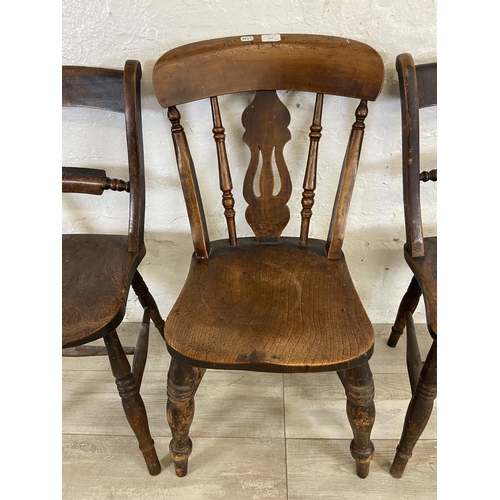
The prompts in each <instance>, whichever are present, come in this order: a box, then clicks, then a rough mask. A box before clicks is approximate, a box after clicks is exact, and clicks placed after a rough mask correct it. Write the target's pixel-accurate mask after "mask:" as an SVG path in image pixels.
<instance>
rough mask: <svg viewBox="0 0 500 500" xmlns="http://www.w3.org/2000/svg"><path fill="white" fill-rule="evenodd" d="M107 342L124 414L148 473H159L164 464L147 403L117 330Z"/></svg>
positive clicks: (106, 337) (110, 335)
mask: <svg viewBox="0 0 500 500" xmlns="http://www.w3.org/2000/svg"><path fill="white" fill-rule="evenodd" d="M104 342H105V344H106V349H107V351H108V357H109V362H110V364H111V370H112V371H113V375H114V377H115V380H116V386H117V388H118V393H119V394H120V397H121V399H122V405H123V410H124V412H125V416H126V417H127V420H128V423H129V425H130V427H131V428H132V430H133V431H134V434H135V436H136V438H137V441H138V442H139V449H140V450H141V451H142V454H143V456H144V460H145V462H146V465H147V467H148V471H149V473H150V474H151V475H152V476H156V475H158V474H159V473H160V472H161V465H160V462H159V460H158V456H157V454H156V450H155V447H154V441H153V438H152V437H151V433H150V431H149V424H148V416H147V413H146V407H145V406H144V401H143V400H142V397H141V395H140V394H139V388H138V386H137V383H136V381H135V377H134V375H133V374H132V371H131V368H130V363H129V362H128V359H127V357H126V355H125V353H124V351H123V348H122V345H121V343H120V340H119V338H118V335H117V334H116V332H115V331H113V332H111V333H109V334H108V335H106V336H105V337H104Z"/></svg>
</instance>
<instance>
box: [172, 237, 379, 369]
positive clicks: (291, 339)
mask: <svg viewBox="0 0 500 500" xmlns="http://www.w3.org/2000/svg"><path fill="white" fill-rule="evenodd" d="M332 297H334V298H335V299H334V300H332ZM165 336H166V339H167V343H168V348H169V350H170V352H171V353H172V355H174V356H175V357H176V358H178V359H183V358H185V359H189V360H191V361H193V362H196V365H197V366H202V367H205V368H229V367H231V368H233V369H259V370H262V371H278V372H294V371H302V372H304V371H311V372H313V371H326V370H345V369H346V368H352V367H354V366H357V365H360V364H362V363H364V362H366V361H367V360H368V359H369V358H370V356H371V354H372V350H373V338H374V337H373V328H372V325H371V322H370V320H369V319H368V316H367V315H366V312H365V310H364V308H363V306H362V304H361V301H360V300H359V299H358V297H357V294H356V291H355V288H354V284H353V282H352V280H351V277H350V275H349V270H348V268H347V264H346V262H345V259H344V258H343V257H342V258H340V259H335V260H329V259H326V258H325V249H324V244H322V242H321V241H319V240H316V241H313V240H312V239H310V240H309V244H308V246H307V247H301V246H299V245H298V242H297V241H296V239H293V238H282V239H281V242H280V243H279V244H265V245H259V244H256V243H255V241H254V240H253V239H240V240H239V241H238V246H233V247H232V246H229V245H228V244H227V242H225V241H218V242H214V243H213V246H212V251H211V254H210V258H209V259H206V260H199V259H196V258H193V259H192V260H191V269H190V271H189V274H188V277H187V279H186V283H185V285H184V289H183V290H182V291H181V293H180V295H179V298H178V299H177V301H176V303H175V305H174V307H173V308H172V310H171V313H170V314H169V316H168V318H167V320H166V322H165ZM304 359H307V360H308V361H307V365H304Z"/></svg>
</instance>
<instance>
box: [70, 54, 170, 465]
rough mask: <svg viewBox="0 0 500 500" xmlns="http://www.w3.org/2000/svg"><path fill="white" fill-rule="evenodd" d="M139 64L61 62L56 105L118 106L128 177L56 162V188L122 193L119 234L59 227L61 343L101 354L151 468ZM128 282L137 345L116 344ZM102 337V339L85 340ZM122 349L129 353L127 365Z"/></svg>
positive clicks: (149, 312)
mask: <svg viewBox="0 0 500 500" xmlns="http://www.w3.org/2000/svg"><path fill="white" fill-rule="evenodd" d="M140 80H141V66H140V64H139V62H138V61H127V62H126V63H125V66H124V69H123V70H115V69H108V68H91V67H83V66H63V68H62V105H63V106H64V107H84V108H93V109H97V110H105V111H107V112H109V111H111V112H113V113H121V114H122V115H123V116H124V122H123V125H124V129H125V132H126V139H127V153H128V176H129V179H128V180H127V181H125V180H122V179H112V178H109V177H108V176H107V175H106V172H105V170H102V169H97V168H81V167H63V169H62V191H63V193H80V194H88V195H102V194H103V193H104V192H109V191H116V192H121V193H123V194H121V196H123V195H124V194H125V195H127V194H128V193H129V201H130V203H129V224H128V231H127V232H126V234H95V233H94V234H63V237H62V347H63V355H64V356H95V355H106V354H107V355H108V357H109V361H110V364H111V369H112V371H113V375H114V376H115V379H116V385H117V388H118V392H119V394H120V396H121V398H122V403H123V409H124V411H125V415H126V417H127V420H128V422H129V424H130V426H131V428H132V430H133V431H134V433H135V435H136V437H137V440H138V441H139V447H140V449H141V451H142V453H143V455H144V459H145V461H146V465H147V467H148V470H149V473H150V474H151V475H156V474H159V473H160V471H161V467H160V462H159V461H158V457H157V454H156V451H155V447H154V441H153V439H152V438H151V434H150V432H149V426H148V419H147V414H146V408H145V406H144V402H143V400H142V398H141V395H140V392H139V391H140V387H141V381H142V376H143V372H144V367H145V364H146V358H147V352H148V338H149V323H150V318H151V319H152V320H153V322H154V324H155V326H156V328H157V329H158V330H159V331H160V333H161V332H163V326H164V321H163V320H162V318H161V315H160V313H159V311H158V307H157V305H156V303H155V301H154V299H153V297H152V295H151V293H150V292H149V290H148V288H147V286H146V284H145V283H144V280H143V279H142V276H141V275H140V273H139V271H138V269H137V268H138V266H139V264H140V262H141V261H142V259H143V258H144V256H145V254H146V247H145V245H144V213H145V186H144V157H143V146H142V122H141V100H140V99H141V94H140ZM130 286H132V288H133V289H134V291H135V293H136V295H137V297H138V299H139V301H140V303H141V305H142V306H143V308H144V315H143V320H142V325H141V329H140V332H139V335H138V339H137V344H136V346H135V348H134V347H132V348H123V347H122V344H121V342H120V339H119V338H118V335H117V332H116V329H117V327H118V326H119V325H120V323H121V322H122V320H123V317H124V315H125V310H126V306H127V298H128V293H129V289H130ZM97 339H104V344H105V345H104V346H99V345H86V344H88V343H89V342H92V341H95V340H97ZM126 354H134V360H133V366H132V368H131V367H130V363H129V361H128V359H127V356H126Z"/></svg>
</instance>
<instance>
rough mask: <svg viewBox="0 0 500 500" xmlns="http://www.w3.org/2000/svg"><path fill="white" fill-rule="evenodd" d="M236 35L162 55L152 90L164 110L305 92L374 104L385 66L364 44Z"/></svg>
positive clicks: (312, 37)
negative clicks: (226, 97)
mask: <svg viewBox="0 0 500 500" xmlns="http://www.w3.org/2000/svg"><path fill="white" fill-rule="evenodd" d="M275 38H279V40H277V41H265V37H264V35H249V36H232V37H226V38H217V39H213V40H206V41H201V42H195V43H190V44H188V45H183V46H181V47H177V48H174V49H172V50H169V51H168V52H166V53H165V54H163V55H162V56H161V57H160V58H159V59H158V61H157V62H156V64H155V67H154V69H153V86H154V89H155V93H156V97H157V99H158V102H159V103H160V105H161V106H162V107H164V108H167V107H169V106H174V105H177V104H182V103H184V102H189V101H195V100H198V99H203V98H207V97H213V96H216V95H223V94H230V93H233V92H244V91H253V90H303V91H309V92H316V93H323V94H333V95H340V96H345V97H354V98H358V99H366V100H369V101H374V100H375V99H376V98H377V97H378V95H379V93H380V90H381V88H382V84H383V80H384V64H383V61H382V58H381V57H380V55H379V54H378V52H377V51H375V49H373V48H372V47H370V46H369V45H366V44H364V43H361V42H358V41H356V40H350V39H346V38H340V37H334V36H325V35H300V34H281V35H278V36H275Z"/></svg>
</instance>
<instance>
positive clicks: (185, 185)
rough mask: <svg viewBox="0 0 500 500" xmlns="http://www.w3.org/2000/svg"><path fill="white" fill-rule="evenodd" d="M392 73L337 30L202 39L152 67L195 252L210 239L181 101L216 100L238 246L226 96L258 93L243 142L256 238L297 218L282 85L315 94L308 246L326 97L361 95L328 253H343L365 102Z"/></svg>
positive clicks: (231, 231)
mask: <svg viewBox="0 0 500 500" xmlns="http://www.w3.org/2000/svg"><path fill="white" fill-rule="evenodd" d="M383 80H384V65H383V62H382V59H381V57H380V55H379V54H378V53H377V52H376V51H375V50H374V49H373V48H371V47H370V46H368V45H366V44H363V43H360V42H357V41H355V40H349V39H345V38H338V37H333V36H322V35H298V34H283V35H273V36H267V37H266V36H264V35H262V36H261V35H253V36H243V37H239V36H238V37H227V38H219V39H215V40H207V41H202V42H196V43H192V44H189V45H184V46H182V47H178V48H175V49H173V50H170V51H168V52H166V53H165V54H164V55H163V56H161V57H160V59H159V60H158V61H157V62H156V64H155V67H154V69H153V85H154V89H155V93H156V97H157V99H158V102H159V103H160V105H161V106H162V107H163V108H166V109H167V110H168V118H169V119H170V121H171V123H172V129H171V130H172V138H173V142H174V148H175V152H176V158H177V166H178V170H179V174H180V178H181V184H182V189H183V193H184V198H185V201H186V206H187V211H188V217H189V221H190V225H191V233H192V237H193V243H194V250H195V256H196V257H197V258H201V259H205V258H208V257H209V255H210V239H209V236H208V231H207V224H206V219H205V215H204V208H203V203H202V199H201V194H200V189H199V186H198V181H197V177H196V172H195V168H194V164H193V159H192V156H191V153H190V149H189V145H188V142H187V139H186V134H185V132H184V127H183V126H182V125H181V115H180V113H179V110H178V109H177V106H178V105H180V104H183V103H187V102H191V101H196V100H199V99H209V100H210V103H211V108H212V122H213V123H212V132H213V138H214V141H215V148H216V150H217V156H218V164H219V165H218V167H219V179H220V189H221V191H222V204H223V207H224V214H225V218H226V220H227V228H228V240H229V244H230V245H237V244H238V239H237V234H236V224H235V209H236V207H235V201H234V197H233V184H232V177H231V173H230V168H229V162H228V156H227V151H226V134H225V128H224V126H223V121H222V113H221V109H220V106H219V99H218V96H221V95H225V94H232V93H236V92H254V96H253V100H252V101H251V103H250V104H249V105H248V106H247V107H246V109H245V110H244V111H243V114H242V118H241V120H242V125H243V127H244V129H245V132H244V133H243V136H242V140H243V142H244V143H245V144H246V145H247V146H248V148H249V150H250V160H249V164H248V167H247V170H246V174H245V176H244V181H243V188H242V191H243V197H244V199H245V201H246V202H247V204H248V206H247V207H246V211H245V218H246V221H247V223H248V224H249V226H250V227H251V229H252V231H253V233H254V234H255V238H256V240H257V241H258V242H262V243H270V242H278V241H279V239H280V236H281V234H282V232H283V230H284V229H285V227H286V226H287V224H288V222H289V220H290V209H289V207H288V205H287V203H288V201H289V199H290V197H291V195H292V192H293V190H292V182H291V177H290V172H289V169H288V166H287V161H286V159H285V154H284V148H285V145H286V144H287V143H288V141H290V140H291V133H290V130H289V129H288V126H289V124H290V120H291V116H290V111H289V110H288V109H287V107H286V106H285V104H284V103H283V101H282V100H281V99H280V98H279V96H278V93H277V92H276V91H304V92H313V93H315V94H316V98H315V106H314V109H313V110H312V116H311V126H310V131H309V152H308V156H307V161H306V166H305V174H304V182H303V192H302V199H301V206H302V210H301V229H300V236H299V241H300V244H301V245H304V246H305V245H307V244H308V237H309V236H308V235H309V225H310V219H311V216H312V207H313V204H314V196H315V189H316V181H317V164H318V145H319V141H320V138H321V135H322V134H321V132H322V125H321V122H322V111H323V102H324V96H325V95H335V96H342V97H346V98H353V99H357V100H359V104H358V105H357V109H356V112H355V117H354V118H355V121H354V124H353V125H352V128H351V133H350V137H349V141H348V144H347V150H346V153H345V157H344V162H343V165H342V170H341V174H340V181H339V185H338V189H337V194H336V198H335V202H334V208H333V214H332V217H331V223H330V229H329V232H328V235H327V237H326V238H325V240H326V248H325V252H326V255H327V256H328V258H331V259H336V258H339V257H340V255H341V249H342V243H343V240H344V233H345V227H346V219H347V212H348V209H349V204H350V201H351V196H352V191H353V187H354V181H355V178H356V173H357V168H358V162H359V156H360V151H361V144H362V139H363V134H364V128H365V123H364V121H365V118H366V116H367V114H368V108H367V101H374V100H375V99H376V98H377V96H378V95H379V93H380V90H381V87H382V83H383Z"/></svg>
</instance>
